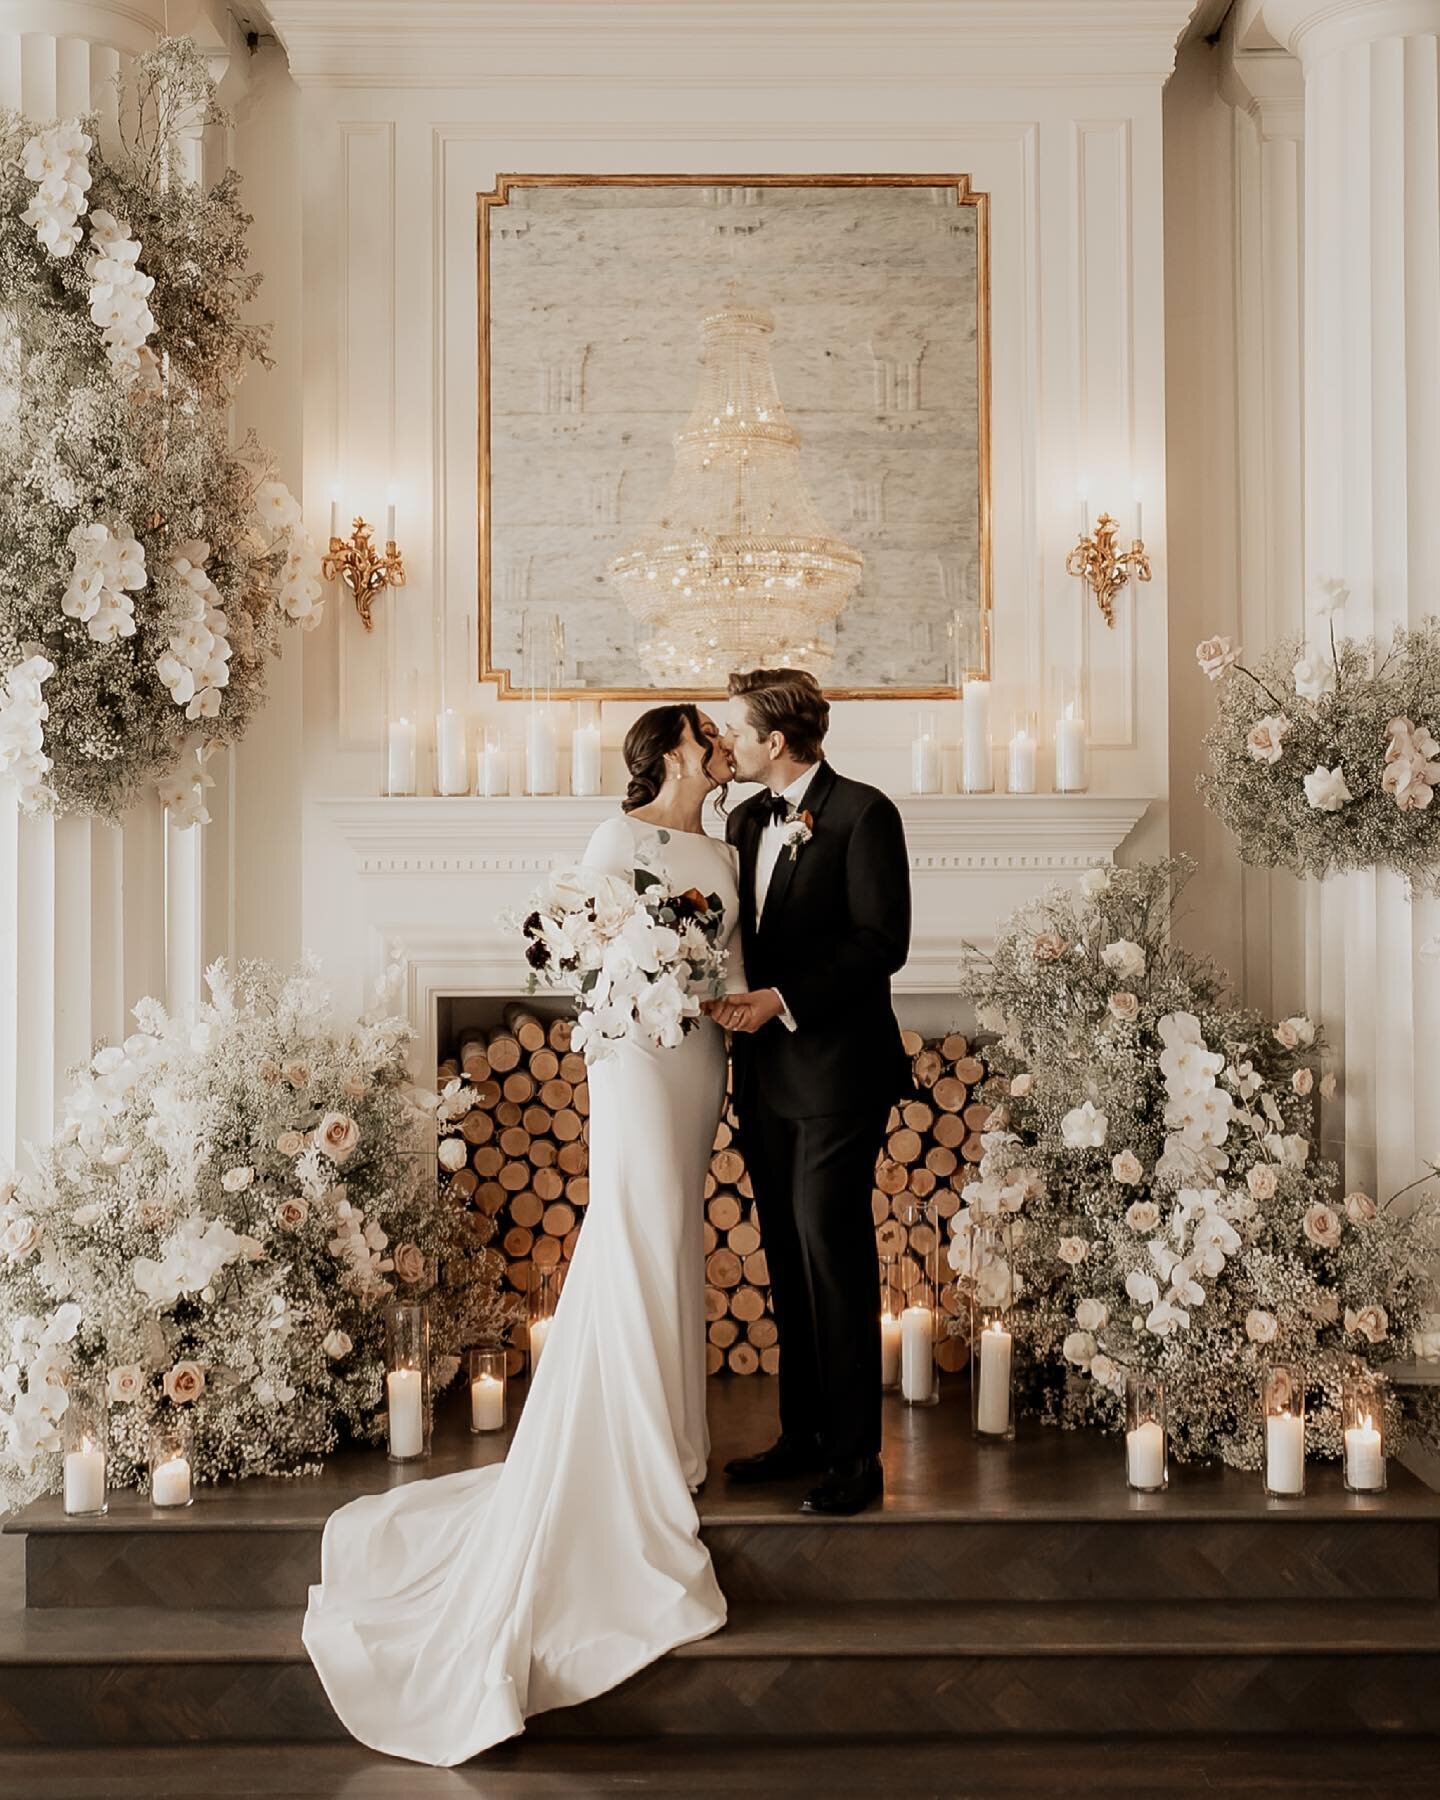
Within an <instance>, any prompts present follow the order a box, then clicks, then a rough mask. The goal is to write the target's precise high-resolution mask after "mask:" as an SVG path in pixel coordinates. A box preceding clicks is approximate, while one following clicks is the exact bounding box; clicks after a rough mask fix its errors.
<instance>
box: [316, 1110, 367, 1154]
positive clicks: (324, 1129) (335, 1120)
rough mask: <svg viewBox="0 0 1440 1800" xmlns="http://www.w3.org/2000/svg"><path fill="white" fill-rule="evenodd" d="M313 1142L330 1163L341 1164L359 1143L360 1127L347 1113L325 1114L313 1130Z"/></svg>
mask: <svg viewBox="0 0 1440 1800" xmlns="http://www.w3.org/2000/svg"><path fill="white" fill-rule="evenodd" d="M315 1142H316V1143H317V1144H318V1145H319V1146H320V1148H321V1149H322V1150H323V1151H324V1152H325V1154H326V1155H327V1156H328V1157H329V1158H330V1160H331V1162H334V1163H342V1162H344V1161H345V1158H346V1157H347V1156H349V1154H350V1153H351V1151H352V1150H353V1149H354V1148H355V1146H356V1145H357V1144H358V1143H359V1142H360V1127H359V1126H358V1125H357V1124H356V1123H355V1121H354V1120H353V1119H352V1118H351V1117H350V1115H349V1114H348V1113H339V1112H332V1113H326V1115H325V1117H324V1118H323V1119H322V1120H321V1121H320V1123H319V1125H318V1126H317V1127H316V1128H315Z"/></svg>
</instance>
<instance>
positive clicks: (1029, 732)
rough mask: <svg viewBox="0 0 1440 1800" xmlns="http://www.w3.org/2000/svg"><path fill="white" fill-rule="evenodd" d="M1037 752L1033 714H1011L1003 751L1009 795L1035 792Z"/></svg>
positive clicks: (1037, 744)
mask: <svg viewBox="0 0 1440 1800" xmlns="http://www.w3.org/2000/svg"><path fill="white" fill-rule="evenodd" d="M1039 751H1040V745H1039V738H1038V734H1037V732H1036V724H1035V714H1034V713H1033V712H1023V711H1022V712H1017V713H1014V714H1012V715H1011V719H1010V742H1009V744H1008V745H1007V746H1006V751H1005V786H1006V789H1007V790H1008V791H1009V792H1010V793H1012V794H1033V793H1034V792H1035V779H1036V767H1037V764H1038V761H1039Z"/></svg>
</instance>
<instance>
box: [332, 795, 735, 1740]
mask: <svg viewBox="0 0 1440 1800" xmlns="http://www.w3.org/2000/svg"><path fill="white" fill-rule="evenodd" d="M642 847H643V848H644V849H645V851H646V854H647V857H648V860H649V863H650V866H652V867H654V868H655V869H656V870H657V872H659V873H661V874H663V875H664V876H665V877H666V878H667V879H668V880H669V881H671V882H672V883H674V884H675V885H676V886H677V887H679V888H682V889H683V888H686V887H691V886H693V887H697V888H700V889H701V890H702V891H703V892H705V893H707V894H709V893H718V894H719V895H720V896H721V898H722V900H723V901H724V905H725V918H726V924H727V930H728V932H729V933H734V929H735V925H736V922H737V894H736V881H735V864H734V853H733V852H732V851H731V850H729V849H728V848H727V847H726V846H725V845H724V844H722V843H720V842H718V841H717V840H715V839H712V838H708V837H702V836H700V835H698V834H693V833H684V832H672V833H669V834H668V837H667V839H666V841H665V842H663V843H661V842H660V841H659V837H658V834H657V833H656V831H655V829H654V827H652V826H646V825H643V824H641V823H640V822H639V821H636V820H633V819H631V818H629V817H627V816H626V815H624V814H620V815H618V816H617V817H616V818H614V819H610V820H608V821H607V822H606V823H605V824H603V825H602V826H601V827H600V828H599V829H598V830H597V831H596V833H595V835H594V837H593V838H592V839H591V841H590V846H589V848H588V850H587V851H586V854H585V861H586V862H587V863H589V864H591V865H595V866H598V867H601V868H604V869H606V870H608V871H609V872H610V873H612V874H618V875H624V876H626V877H627V878H628V877H629V876H630V875H631V873H632V872H633V870H634V868H635V867H636V863H637V854H636V853H637V851H638V850H640V849H641V848H642ZM730 949H731V959H732V961H731V968H730V971H729V978H728V980H727V986H728V987H729V988H730V989H731V990H732V991H738V990H740V989H742V988H743V986H744V975H743V972H742V971H741V970H740V969H739V967H738V960H739V941H738V937H736V939H735V942H734V943H733V945H731V946H730ZM724 1095H725V1044H724V1037H723V1034H722V1033H721V1031H720V1030H719V1029H718V1027H716V1026H715V1025H712V1024H711V1023H710V1021H709V1020H705V1021H703V1022H702V1023H701V1024H700V1025H699V1026H698V1027H697V1028H696V1029H694V1030H692V1031H690V1032H688V1033H687V1034H686V1036H685V1039H684V1041H683V1043H682V1044H681V1045H680V1046H679V1047H678V1048H677V1049H673V1050H657V1049H650V1048H647V1047H645V1046H643V1045H640V1044H635V1043H631V1042H628V1041H627V1042H625V1043H622V1044H621V1045H619V1046H618V1048H617V1049H616V1051H615V1052H614V1054H613V1055H611V1056H610V1057H607V1058H606V1059H604V1060H603V1061H601V1062H599V1063H598V1064H596V1065H595V1066H594V1067H593V1068H592V1070H591V1072H590V1099H591V1110H590V1132H591V1135H590V1200H589V1204H588V1206H587V1208H586V1219H585V1224H584V1228H583V1229H582V1231H581V1233H580V1236H579V1239H578V1241H577V1244H576V1249H575V1256H574V1259H573V1261H572V1262H571V1264H570V1269H569V1273H568V1275H567V1276H566V1279H565V1282H564V1285H563V1287H562V1288H561V1291H560V1300H559V1304H558V1307H557V1310H556V1316H555V1320H554V1323H553V1325H552V1326H551V1329H550V1335H549V1338H548V1340H547V1342H546V1345H545V1351H544V1355H543V1356H542V1357H541V1359H540V1367H539V1369H538V1371H537V1372H536V1374H535V1377H534V1379H533V1381H532V1382H531V1385H530V1392H529V1395H528V1398H527V1399H526V1402H525V1406H524V1410H523V1411H522V1413H521V1415H520V1420H519V1423H518V1425H517V1426H516V1429H515V1434H514V1437H513V1439H512V1441H511V1444H510V1449H509V1454H508V1456H507V1457H506V1459H505V1461H504V1462H503V1463H500V1464H492V1465H491V1466H489V1467H487V1468H477V1469H467V1470H463V1471H462V1472H460V1473H459V1474H455V1475H442V1476H438V1477H436V1478H434V1479H432V1480H428V1481H411V1482H408V1483H405V1484H403V1485H401V1486H398V1487H395V1488H392V1489H390V1490H389V1491H388V1492H386V1493H383V1494H372V1495H366V1496H365V1497H364V1498H363V1499H359V1500H355V1501H352V1502H351V1503H350V1504H349V1505H348V1506H343V1507H341V1508H340V1510H339V1511H338V1512H336V1513H333V1514H332V1515H331V1517H330V1518H329V1519H328V1520H327V1522H326V1525H325V1536H324V1543H323V1547H322V1550H321V1572H320V1583H319V1585H318V1586H317V1587H312V1588H311V1589H310V1604H309V1608H308V1610H307V1612H306V1614H305V1626H304V1641H305V1648H306V1650H307V1651H308V1652H309V1654H310V1657H311V1660H312V1661H313V1662H314V1664H315V1667H316V1669H317V1670H318V1671H319V1674H320V1679H321V1681H322V1682H323V1683H324V1686H325V1691H326V1693H327V1694H328V1695H329V1696H330V1700H331V1703H332V1704H333V1705H334V1707H335V1710H336V1712H337V1713H338V1714H339V1716H340V1718H341V1720H342V1721H343V1722H344V1724H345V1726H346V1727H347V1729H348V1730H349V1731H350V1732H351V1733H352V1734H353V1735H354V1736H355V1737H356V1738H358V1739H359V1740H360V1741H361V1742H362V1743H364V1744H368V1745H369V1746H370V1747H371V1748H372V1749H375V1750H383V1751H385V1752H387V1753H388V1754H390V1755H392V1756H404V1757H409V1758H411V1759H412V1760H414V1761H416V1762H424V1763H432V1764H438V1765H444V1766H450V1765H453V1764H455V1763H460V1762H464V1761H465V1760H466V1758H467V1757H471V1756H474V1755H475V1754H476V1753H477V1752H479V1751H481V1750H484V1749H486V1748H487V1747H488V1746H489V1745H491V1744H496V1743H499V1742H500V1741H501V1740H502V1739H503V1738H508V1737H512V1736H514V1734H515V1733H517V1732H519V1731H521V1730H523V1729H524V1722H525V1719H526V1717H527V1716H528V1715H529V1714H531V1713H536V1712H541V1711H543V1710H544V1709H546V1708H548V1707H553V1706H569V1705H573V1704H574V1703H575V1702H576V1701H579V1700H586V1699H589V1698H590V1697H591V1696H593V1695H595V1694H600V1693H603V1692H604V1691H605V1690H606V1689H607V1688H610V1687H613V1686H614V1685H615V1684H616V1683H617V1682H620V1681H623V1680H624V1679H625V1677H626V1676H628V1675H630V1674H633V1673H634V1671H635V1670H637V1669H639V1668H642V1667H643V1666H644V1665H645V1664H646V1663H649V1662H652V1661H653V1660H654V1659H655V1658H656V1657H658V1656H660V1655H662V1654H663V1653H664V1652H665V1651H667V1650H670V1649H673V1648H674V1646H675V1645H677V1644H683V1643H688V1642H689V1641H691V1640H692V1639H694V1638H699V1637H704V1636H706V1635H707V1634H708V1633H710V1632H712V1631H715V1630H717V1629H718V1628H719V1627H720V1626H721V1625H723V1624H724V1623H725V1599H724V1596H723V1595H722V1594H721V1592H720V1589H719V1587H718V1586H717V1584H716V1581H715V1575H714V1572H713V1570H712V1568H711V1566H710V1557H709V1553H708V1552H707V1551H706V1549H705V1547H704V1545H703V1544H702V1543H701V1542H700V1535H699V1530H700V1528H699V1520H698V1518H697V1516H696V1512H695V1504H694V1501H693V1500H692V1498H691V1494H692V1491H693V1490H694V1489H695V1488H696V1487H698V1486H699V1484H700V1482H701V1481H703V1480H704V1478H705V1467H706V1461H707V1458H708V1456H709V1451H710V1436H709V1429H708V1426H707V1424H706V1419H705V1308H704V1297H705V1296H704V1280H705V1277H704V1241H703V1211H704V1184H705V1174H706V1169H707V1167H708V1164H709V1157H710V1152H711V1147H712V1144H713V1141H714V1136H715V1126H716V1123H717V1121H718V1119H719V1116H720V1111H721V1108H722V1106H723V1103H724Z"/></svg>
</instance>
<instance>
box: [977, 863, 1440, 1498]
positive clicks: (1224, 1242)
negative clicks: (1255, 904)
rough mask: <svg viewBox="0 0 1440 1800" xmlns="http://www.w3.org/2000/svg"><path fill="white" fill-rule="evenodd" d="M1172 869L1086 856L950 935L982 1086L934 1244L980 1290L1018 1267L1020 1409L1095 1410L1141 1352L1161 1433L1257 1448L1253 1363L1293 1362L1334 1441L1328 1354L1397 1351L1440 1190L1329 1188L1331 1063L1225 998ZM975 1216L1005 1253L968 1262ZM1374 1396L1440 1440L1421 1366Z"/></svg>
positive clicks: (1110, 1421) (1420, 1323) (1256, 1451)
mask: <svg viewBox="0 0 1440 1800" xmlns="http://www.w3.org/2000/svg"><path fill="white" fill-rule="evenodd" d="M1191 871H1192V865H1190V864H1189V863H1188V862H1186V861H1185V859H1183V858H1174V859H1166V860H1162V861H1159V862H1155V863H1150V864H1143V865H1141V866H1140V867H1138V868H1135V869H1112V868H1108V867H1105V868H1097V869H1094V870H1092V871H1090V872H1089V873H1088V874H1087V875H1085V876H1084V877H1083V878H1082V879H1081V881H1079V882H1072V883H1069V884H1061V885H1057V886H1055V887H1053V888H1051V889H1050V890H1049V891H1048V892H1047V893H1046V894H1045V895H1044V896H1043V898H1041V899H1039V900H1037V901H1034V902H1032V903H1031V904H1029V905H1027V906H1025V907H1023V908H1022V909H1021V910H1020V911H1019V912H1017V913H1016V914H1015V915H1014V916H1013V917H1012V918H1011V919H1010V920H1009V921H1008V922H1007V923H1006V924H1005V925H1004V926H1003V927H1002V928H1001V930H1000V932H999V935H998V939H997V942H996V945H995V949H994V952H993V954H992V955H990V956H984V955H982V954H981V953H979V952H978V951H973V950H972V951H971V952H970V956H969V961H968V963H967V965H966V991H967V992H968V993H970V994H971V995H972V996H973V998H974V999H975V1002H976V1004H977V1007H978V1008H979V1009H980V1017H981V1020H982V1023H985V1024H987V1025H991V1026H993V1027H994V1028H995V1029H996V1030H998V1031H999V1033H1000V1036H999V1038H998V1041H997V1042H996V1043H994V1044H993V1045H992V1046H991V1047H990V1049H989V1050H988V1051H987V1052H986V1057H987V1061H988V1063H989V1066H990V1069H991V1072H992V1076H993V1077H994V1080H995V1085H996V1087H997V1088H998V1090H999V1094H1000V1103H999V1106H998V1109H997V1111H996V1112H995V1113H994V1114H992V1117H991V1123H990V1128H989V1130H988V1131H987V1132H986V1134H985V1136H984V1140H983V1142H984V1156H983V1160H982V1161H981V1163H980V1167H979V1171H978V1177H977V1179H975V1180H973V1181H972V1182H970V1183H969V1184H968V1185H967V1186H966V1187H965V1189H964V1191H963V1199H964V1201H965V1205H964V1207H963V1208H962V1209H961V1210H960V1211H958V1212H957V1213H956V1214H955V1216H954V1218H953V1219H952V1221H951V1228H952V1241H951V1250H950V1260H951V1266H952V1267H953V1268H954V1269H955V1270H956V1272H957V1275H958V1277H959V1280H960V1283H961V1286H962V1288H971V1287H975V1288H978V1289H979V1290H980V1292H981V1298H982V1299H984V1298H986V1289H987V1287H988V1286H993V1285H994V1284H995V1283H996V1282H999V1283H1000V1285H1001V1286H1002V1287H1004V1286H1006V1285H1008V1283H1009V1282H1010V1280H1011V1279H1012V1278H1013V1281H1014V1284H1015V1300H1014V1304H1013V1306H1012V1310H1011V1324H1012V1327H1013V1329H1014V1333H1015V1338H1016V1343H1017V1348H1018V1353H1019V1354H1020V1356H1021V1357H1022V1367H1023V1369H1024V1374H1023V1376H1022V1391H1023V1393H1024V1397H1025V1400H1026V1402H1027V1403H1028V1405H1029V1407H1030V1409H1031V1410H1032V1411H1036V1412H1039V1413H1042V1414H1044V1415H1046V1416H1049V1417H1052V1418H1055V1419H1058V1420H1059V1421H1060V1422H1061V1423H1062V1424H1066V1425H1085V1424H1094V1423H1098V1424H1100V1425H1104V1426H1109V1427H1115V1426H1117V1425H1118V1424H1119V1423H1120V1421H1121V1419H1122V1416H1123V1401H1124V1381H1125V1374H1126V1371H1127V1370H1132V1369H1134V1370H1141V1371H1144V1372H1145V1373H1147V1374H1149V1375H1158V1376H1160V1377H1161V1378H1163V1380H1164V1382H1165V1385H1166V1390H1167V1399H1168V1406H1169V1416H1170V1428H1171V1432H1172V1440H1173V1443H1174V1447H1175V1450H1176V1453H1177V1455H1179V1456H1180V1457H1181V1458H1182V1459H1193V1460H1200V1459H1218V1460H1220V1461H1223V1462H1226V1463H1230V1464H1232V1465H1233V1466H1235V1467H1237V1468H1244V1469H1253V1468H1257V1467H1259V1465H1260V1460H1261V1456H1262V1452H1263V1434H1262V1431H1261V1414H1260V1378H1261V1372H1262V1369H1263V1367H1264V1365H1265V1363H1266V1362H1267V1361H1270V1360H1278V1361H1289V1362H1296V1363H1300V1364H1303V1366H1304V1367H1305V1369H1306V1372H1307V1377H1308V1382H1309V1388H1310V1393H1309V1418H1310V1431H1311V1443H1312V1446H1313V1448H1314V1450H1315V1452H1316V1453H1317V1454H1319V1455H1322V1456H1336V1455H1338V1454H1339V1453H1340V1450H1341V1447H1342V1445H1341V1414H1340V1402H1341V1387H1342V1383H1343V1380H1344V1377H1345V1375H1346V1374H1347V1373H1349V1372H1350V1371H1352V1370H1353V1369H1355V1368H1356V1367H1357V1366H1358V1365H1361V1364H1367V1365H1375V1366H1377V1367H1378V1366H1380V1365H1382V1364H1384V1363H1388V1362H1392V1361H1395V1360H1399V1359H1403V1358H1404V1357H1405V1356H1406V1355H1407V1354H1408V1353H1409V1351H1410V1347H1411V1343H1412V1339H1413V1335H1414V1333H1415V1332H1416V1331H1417V1330H1420V1329H1422V1328H1423V1327H1424V1326H1425V1324H1426V1314H1425V1307H1426V1305H1427V1301H1428V1297H1429V1295H1430V1293H1431V1288H1432V1284H1431V1279H1430V1269H1431V1266H1432V1265H1433V1261H1434V1257H1435V1249H1436V1243H1437V1207H1436V1205H1435V1202H1434V1200H1433V1199H1431V1198H1427V1197H1425V1195H1423V1194H1412V1195H1409V1196H1406V1197H1405V1199H1404V1200H1403V1201H1398V1203H1397V1199H1396V1198H1392V1200H1391V1201H1390V1202H1388V1203H1382V1202H1380V1201H1377V1200H1376V1199H1375V1198H1374V1197H1373V1196H1371V1195H1369V1194H1364V1193H1360V1192H1352V1193H1348V1194H1342V1193H1341V1191H1340V1183H1339V1175H1338V1171H1337V1170H1336V1169H1335V1168H1334V1167H1333V1166H1332V1165H1331V1164H1329V1163H1327V1162H1325V1161H1323V1160H1321V1159H1320V1157H1319V1155H1318V1154H1317V1149H1316V1143H1317V1138H1318V1117H1317V1109H1318V1106H1319V1104H1320V1103H1321V1102H1323V1101H1325V1100H1326V1099H1328V1098H1330V1097H1331V1096H1332V1095H1333V1094H1334V1091H1335V1081H1336V1077H1335V1074H1334V1072H1333V1071H1332V1072H1322V1070H1321V1067H1320V1063H1321V1054H1322V1050H1323V1045H1322V1043H1321V1041H1320V1038H1319V1035H1318V1033H1317V1032H1316V1029H1315V1027H1314V1025H1313V1024H1312V1023H1311V1022H1310V1020H1308V1019H1306V1018H1304V1017H1301V1016H1295V1017H1292V1018H1287V1019H1281V1020H1278V1021H1277V1020H1271V1019H1266V1018H1264V1017H1262V1016H1261V1015H1260V1014H1259V1013H1257V1012H1254V1011H1251V1010H1248V1009H1246V1008H1243V1007H1240V1006H1238V1005H1237V1004H1236V1003H1235V1002H1234V1001H1233V1000H1232V999H1231V998H1230V997H1229V995H1228V994H1227V992H1226V988H1225V984H1224V982H1223V980H1222V978H1221V976H1220V974H1219V972H1218V971H1217V970H1216V969H1215V968H1214V967H1213V966H1212V965H1211V964H1209V963H1207V962H1204V961H1202V960H1201V959H1199V958H1196V957H1193V956H1190V955H1188V954H1187V953H1186V952H1185V951H1183V950H1181V949H1180V948H1178V947H1177V946H1176V944H1175V943H1174V941H1173V938H1172V932H1171V927H1172V922H1173V918H1174V911H1175V906H1176V902H1177V899H1178V896H1179V893H1180V891H1181V890H1182V889H1183V887H1184V884H1185V882H1186V880H1187V879H1188V878H1189V875H1190V873H1191ZM996 1221H1008V1222H1009V1226H1010V1231H1011V1255H1010V1266H1009V1267H998V1266H985V1267H981V1266H976V1264H977V1263H979V1262H980V1261H982V1260H983V1259H984V1257H985V1255H986V1252H985V1251H984V1250H983V1249H981V1250H979V1251H977V1249H976V1245H977V1242H978V1241H979V1240H978V1238H977V1234H974V1233H972V1232H971V1231H970V1230H969V1229H968V1228H969V1226H970V1225H971V1224H972V1222H981V1223H991V1222H996ZM1390 1404H1391V1406H1392V1408H1393V1411H1394V1416H1393V1417H1392V1419H1391V1421H1390V1423H1391V1427H1392V1430H1393V1431H1394V1432H1395V1436H1396V1439H1397V1441H1402V1440H1403V1439H1405V1438H1406V1437H1412V1438H1419V1439H1420V1440H1421V1441H1424V1442H1425V1443H1427V1444H1429V1445H1430V1446H1431V1447H1434V1446H1435V1445H1436V1444H1437V1443H1440V1407H1437V1404H1436V1400H1435V1397H1434V1390H1421V1391H1419V1392H1418V1393H1411V1392H1407V1393H1406V1395H1405V1397H1404V1399H1403V1402H1402V1400H1401V1399H1399V1398H1394V1399H1392V1401H1391V1403H1390ZM1402 1404H1403V1406H1404V1408H1405V1409H1406V1411H1405V1413H1404V1415H1403V1416H1402V1413H1401V1410H1400V1409H1401V1407H1402Z"/></svg>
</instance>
